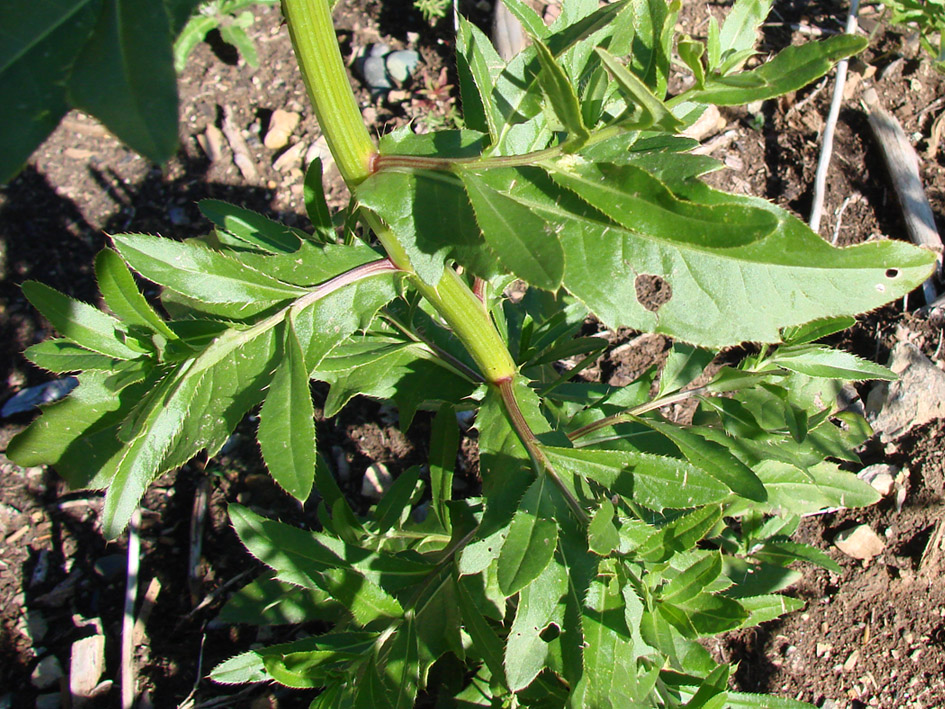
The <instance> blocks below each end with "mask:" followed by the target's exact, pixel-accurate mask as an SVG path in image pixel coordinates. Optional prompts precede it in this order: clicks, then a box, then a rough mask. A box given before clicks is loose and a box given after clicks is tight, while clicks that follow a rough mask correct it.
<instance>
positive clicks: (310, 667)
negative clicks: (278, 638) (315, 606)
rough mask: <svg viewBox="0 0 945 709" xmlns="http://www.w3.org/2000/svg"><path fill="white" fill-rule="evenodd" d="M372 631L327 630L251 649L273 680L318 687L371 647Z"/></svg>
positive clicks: (298, 687)
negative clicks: (331, 631) (329, 631)
mask: <svg viewBox="0 0 945 709" xmlns="http://www.w3.org/2000/svg"><path fill="white" fill-rule="evenodd" d="M374 640H375V635H374V634H373V633H328V634H326V635H319V636H317V637H308V638H302V639H300V640H295V641H293V642H289V643H283V644H281V645H271V646H269V647H264V648H260V649H259V650H254V651H251V652H254V653H255V654H256V655H257V656H258V657H259V659H260V660H262V664H263V666H264V667H265V670H266V673H267V674H268V675H269V676H270V677H271V678H272V679H274V680H275V681H277V682H279V683H280V684H283V685H286V686H288V687H295V688H297V689H308V688H311V687H320V686H322V685H323V684H324V683H325V682H326V680H328V679H329V678H330V677H332V676H333V675H334V674H336V673H338V672H339V671H344V670H345V669H347V667H350V664H351V661H352V660H357V659H359V658H360V657H362V656H364V655H366V654H367V653H368V652H370V650H371V646H372V645H373V642H374Z"/></svg>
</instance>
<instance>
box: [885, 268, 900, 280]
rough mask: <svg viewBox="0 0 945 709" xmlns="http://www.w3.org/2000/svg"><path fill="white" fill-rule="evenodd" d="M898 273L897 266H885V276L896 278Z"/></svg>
mask: <svg viewBox="0 0 945 709" xmlns="http://www.w3.org/2000/svg"><path fill="white" fill-rule="evenodd" d="M898 275H899V269H898V268H887V269H886V278H896V277H897V276H898Z"/></svg>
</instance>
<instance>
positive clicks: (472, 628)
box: [457, 584, 505, 685]
mask: <svg viewBox="0 0 945 709" xmlns="http://www.w3.org/2000/svg"><path fill="white" fill-rule="evenodd" d="M457 589H458V598H459V606H460V610H461V612H462V616H463V627H464V628H465V629H466V632H467V633H469V637H471V638H472V640H473V643H474V645H475V648H476V652H478V653H479V654H480V655H481V656H482V659H483V661H484V662H485V663H486V667H488V668H489V671H490V672H491V673H492V677H493V679H496V680H498V681H499V682H500V683H502V684H503V685H504V684H505V667H504V666H503V665H502V641H501V640H500V639H499V636H498V635H496V632H495V630H493V629H492V626H491V625H489V622H488V621H487V620H486V619H485V618H484V617H483V615H482V613H480V612H479V609H478V608H476V604H475V603H474V601H473V599H472V598H471V597H470V595H469V592H468V591H466V589H465V587H464V586H463V584H458V585H457Z"/></svg>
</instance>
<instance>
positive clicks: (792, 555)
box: [751, 541, 842, 574]
mask: <svg viewBox="0 0 945 709" xmlns="http://www.w3.org/2000/svg"><path fill="white" fill-rule="evenodd" d="M751 555H752V556H753V557H754V558H755V559H758V560H760V561H766V562H768V563H769V564H778V565H779V566H787V565H788V564H790V563H792V562H795V561H809V562H810V563H812V564H817V566H822V567H823V568H825V569H827V571H832V572H833V573H835V574H839V573H842V569H841V568H840V565H839V564H838V563H837V562H836V561H834V560H833V559H831V558H830V557H829V556H827V554H826V553H824V552H823V551H821V550H820V549H818V548H817V547H814V546H811V545H810V544H801V543H799V542H771V541H768V542H765V543H764V544H763V545H762V546H761V548H760V549H754V550H753V551H752V552H751Z"/></svg>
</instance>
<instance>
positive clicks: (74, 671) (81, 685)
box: [69, 635, 105, 697]
mask: <svg viewBox="0 0 945 709" xmlns="http://www.w3.org/2000/svg"><path fill="white" fill-rule="evenodd" d="M104 671H105V636H104V635H89V636H87V637H84V638H82V639H80V640H76V641H75V642H74V643H72V650H71V661H70V663H69V691H70V692H71V693H72V696H74V697H91V696H93V695H94V694H95V690H96V688H97V687H98V682H99V680H100V679H101V677H102V673H103V672H104Z"/></svg>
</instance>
